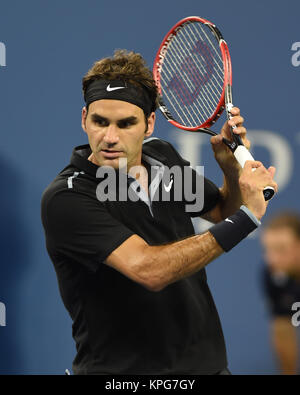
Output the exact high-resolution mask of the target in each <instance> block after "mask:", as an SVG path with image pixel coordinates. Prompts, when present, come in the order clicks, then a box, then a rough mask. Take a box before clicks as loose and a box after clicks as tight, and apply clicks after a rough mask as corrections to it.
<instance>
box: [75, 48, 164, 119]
mask: <svg viewBox="0 0 300 395" xmlns="http://www.w3.org/2000/svg"><path fill="white" fill-rule="evenodd" d="M98 79H104V80H112V81H113V80H123V81H126V82H129V83H131V84H133V85H136V86H138V87H142V88H144V89H145V90H146V91H147V92H148V94H149V97H150V100H151V101H152V108H151V112H153V111H155V110H156V109H157V108H158V92H157V87H156V84H155V81H154V79H153V75H152V72H151V70H150V69H149V68H148V67H147V65H146V62H145V60H144V59H143V58H142V56H141V55H140V54H138V53H135V52H133V51H131V52H128V51H127V50H125V49H119V50H116V51H115V52H114V55H113V57H111V58H103V59H100V60H98V61H97V62H95V63H94V65H93V67H92V68H91V69H90V70H89V71H88V72H87V73H86V74H85V76H84V77H83V79H82V90H83V94H84V95H85V93H86V90H87V88H88V86H89V84H90V83H91V82H92V81H95V80H98ZM145 115H146V117H149V115H150V114H145Z"/></svg>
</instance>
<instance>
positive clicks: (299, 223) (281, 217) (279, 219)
mask: <svg viewBox="0 0 300 395" xmlns="http://www.w3.org/2000/svg"><path fill="white" fill-rule="evenodd" d="M281 228H289V229H291V230H292V231H293V233H294V234H295V236H296V237H297V238H298V239H300V214H299V213H297V212H292V211H285V212H281V213H279V214H276V215H274V216H272V217H271V218H269V219H268V220H267V221H266V223H265V225H264V229H265V230H268V229H281Z"/></svg>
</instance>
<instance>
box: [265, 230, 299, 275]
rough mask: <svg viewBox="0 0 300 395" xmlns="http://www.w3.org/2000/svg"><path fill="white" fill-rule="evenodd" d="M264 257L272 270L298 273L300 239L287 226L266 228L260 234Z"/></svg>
mask: <svg viewBox="0 0 300 395" xmlns="http://www.w3.org/2000/svg"><path fill="white" fill-rule="evenodd" d="M262 244H263V247H264V258H265V261H266V263H267V264H268V265H269V266H270V267H271V269H273V270H274V271H281V272H286V273H289V274H300V240H299V239H297V237H296V236H295V234H294V233H293V231H292V230H291V229H289V228H287V227H286V228H280V229H267V230H265V231H264V233H263V235H262Z"/></svg>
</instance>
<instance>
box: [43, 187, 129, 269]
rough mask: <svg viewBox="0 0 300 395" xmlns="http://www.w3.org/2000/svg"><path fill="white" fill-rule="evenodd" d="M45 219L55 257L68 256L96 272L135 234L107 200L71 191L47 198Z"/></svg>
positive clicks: (44, 199)
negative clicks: (114, 212) (118, 218)
mask: <svg viewBox="0 0 300 395" xmlns="http://www.w3.org/2000/svg"><path fill="white" fill-rule="evenodd" d="M42 222H43V226H44V229H45V234H46V244H47V250H48V252H49V255H50V256H51V257H54V256H55V257H56V259H57V256H61V257H67V258H69V259H72V260H74V261H76V262H78V263H80V264H83V265H85V266H87V267H88V268H89V269H90V270H92V271H96V270H97V269H98V267H99V265H100V264H101V262H103V261H104V260H105V259H106V258H107V257H108V256H109V255H110V254H111V253H112V252H113V251H114V250H115V249H116V248H118V247H119V246H120V245H121V244H122V243H123V242H124V241H125V240H127V239H128V238H129V237H130V236H132V235H133V234H134V232H133V231H131V230H130V229H128V228H127V227H126V226H124V225H123V224H122V223H120V222H119V221H118V220H116V219H115V218H114V217H113V216H112V215H111V214H110V213H109V212H108V210H107V209H106V208H105V206H104V204H103V203H101V202H99V201H98V200H96V199H92V198H91V197H89V196H88V195H85V194H82V193H75V192H73V191H68V190H64V191H60V192H57V193H56V194H54V195H53V196H51V197H50V198H47V197H45V196H44V197H43V199H42Z"/></svg>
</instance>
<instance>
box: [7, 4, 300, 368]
mask: <svg viewBox="0 0 300 395" xmlns="http://www.w3.org/2000/svg"><path fill="white" fill-rule="evenodd" d="M190 15H199V16H202V17H204V18H206V19H208V20H211V21H212V22H214V23H216V24H217V25H218V26H219V28H220V29H221V31H222V32H223V35H224V36H225V38H226V40H227V41H228V43H229V45H230V50H231V56H232V62H233V73H234V74H233V77H234V81H233V83H234V85H233V88H234V91H233V93H234V103H235V104H236V105H237V106H239V107H240V108H241V109H242V113H243V115H244V117H245V119H246V126H247V128H248V130H249V135H250V138H251V140H252V145H253V149H252V151H253V153H254V156H255V157H256V158H257V159H260V160H262V161H264V163H265V164H266V165H270V164H271V163H272V164H274V165H276V166H277V168H278V169H277V176H276V178H277V181H278V183H279V186H280V193H279V194H278V195H277V196H276V198H275V199H274V200H273V201H272V202H271V204H270V205H269V211H268V213H269V214H268V215H270V214H271V213H273V212H275V211H278V210H279V209H281V208H287V207H289V208H294V209H298V207H299V200H298V194H299V190H300V188H299V181H298V177H297V176H296V174H298V173H299V170H300V168H299V165H297V161H296V158H297V157H298V156H299V152H300V151H299V149H300V124H299V118H298V113H299V86H300V85H299V77H300V67H295V66H293V64H292V56H293V52H292V50H291V47H292V45H293V43H294V42H299V41H300V33H299V15H300V3H299V1H298V0H289V1H288V2H274V1H272V0H261V1H252V2H250V1H248V2H246V1H243V2H241V1H238V0H227V1H226V2H225V1H222V0H215V1H199V0H197V1H196V0H184V1H183V0H164V1H158V0H152V1H151V2H150V1H147V2H146V1H142V0H140V1H136V0H128V1H127V2H124V1H121V0H115V1H113V2H107V1H102V0H85V1H71V0H64V1H61V0H60V1H58V0H52V1H49V0H48V1H40V0H28V1H26V2H21V1H16V0H11V1H9V2H8V1H3V0H2V1H1V2H0V42H2V43H3V44H4V45H5V48H6V57H5V59H4V57H3V56H4V54H3V53H2V60H1V59H0V63H1V66H0V87H1V89H0V103H1V106H0V109H1V110H0V111H1V118H0V119H1V126H0V128H1V141H0V174H1V193H0V204H1V206H0V207H1V212H0V214H1V221H0V224H1V226H0V243H1V250H0V262H1V271H0V302H2V303H5V306H6V326H5V327H0V373H8V374H19V373H20V374H32V373H34V374H63V373H64V370H65V369H66V368H69V369H70V368H71V364H72V360H73V358H74V355H75V345H74V343H73V340H72V337H71V321H70V319H69V317H68V315H67V312H66V311H65V309H64V307H63V305H62V302H61V299H60V296H59V293H58V287H57V283H56V276H55V272H54V269H53V267H52V263H51V262H50V259H49V257H48V255H47V253H46V249H45V242H44V234H43V229H42V225H41V221H40V198H41V194H42V192H43V190H44V189H45V187H46V186H47V185H48V184H49V182H50V181H52V179H53V178H54V177H55V176H56V174H57V173H58V172H59V171H60V170H61V169H62V168H63V167H64V166H65V165H66V164H67V163H68V161H69V158H70V155H71V151H72V149H73V147H74V146H76V145H79V144H84V143H86V142H87V139H86V136H85V134H84V133H83V132H82V130H81V126H80V115H81V108H82V106H83V100H82V95H81V78H82V76H83V75H84V74H85V73H86V71H87V70H88V69H89V68H90V67H91V65H92V64H93V63H94V61H96V60H98V59H100V58H102V57H104V56H110V55H111V54H112V53H113V50H114V49H116V48H126V49H129V50H134V51H137V52H140V53H141V54H142V55H143V56H144V57H145V59H146V61H147V62H148V64H149V66H150V67H152V63H153V60H154V56H155V53H156V50H157V48H158V46H159V44H160V42H161V40H162V38H163V36H164V35H165V34H166V32H167V31H168V29H170V28H171V27H172V26H173V25H174V24H175V23H176V22H177V21H178V20H179V19H181V18H183V17H186V16H190ZM1 48H2V49H3V48H4V46H3V45H2V46H1ZM4 60H5V63H4ZM220 126H221V121H220V123H218V124H217V125H216V127H217V128H219V127H220ZM156 136H159V137H162V138H165V139H168V140H169V141H171V142H172V143H173V144H174V145H175V146H176V147H177V148H178V149H179V150H180V151H181V153H182V154H183V155H184V156H185V157H186V158H188V159H190V160H191V161H192V163H193V164H194V165H204V166H205V175H206V176H207V177H209V178H211V179H212V180H213V181H215V182H216V183H217V184H218V185H221V183H222V174H221V171H220V170H219V169H218V167H217V165H216V164H215V162H214V159H213V155H212V151H211V149H210V143H209V137H208V136H203V137H201V136H199V135H192V134H189V133H184V132H181V131H178V130H174V129H173V128H170V126H169V125H168V124H167V122H166V121H165V120H164V119H163V118H162V116H161V115H160V114H158V121H157V127H156ZM195 226H196V227H197V230H199V231H200V230H201V229H202V226H203V223H196V224H195ZM260 269H261V250H260V246H259V241H258V235H257V234H254V235H253V236H252V237H251V238H248V239H247V240H246V241H244V242H243V243H242V244H240V245H239V246H238V247H237V248H235V249H234V250H233V251H231V252H230V253H229V254H226V255H224V256H222V257H221V258H219V259H218V260H217V261H215V262H213V263H212V264H210V265H209V266H208V269H207V272H208V281H209V284H210V287H211V290H212V293H213V295H214V298H215V302H216V305H217V307H218V311H219V313H220V316H221V321H222V324H223V329H224V334H225V338H226V343H227V350H228V359H229V367H230V369H231V371H232V372H233V373H234V374H276V373H277V370H276V366H275V363H274V360H273V355H272V351H271V347H270V343H269V337H268V330H269V329H268V315H267V312H266V309H265V304H264V298H263V295H262V292H261V289H260V284H259V274H260Z"/></svg>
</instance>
